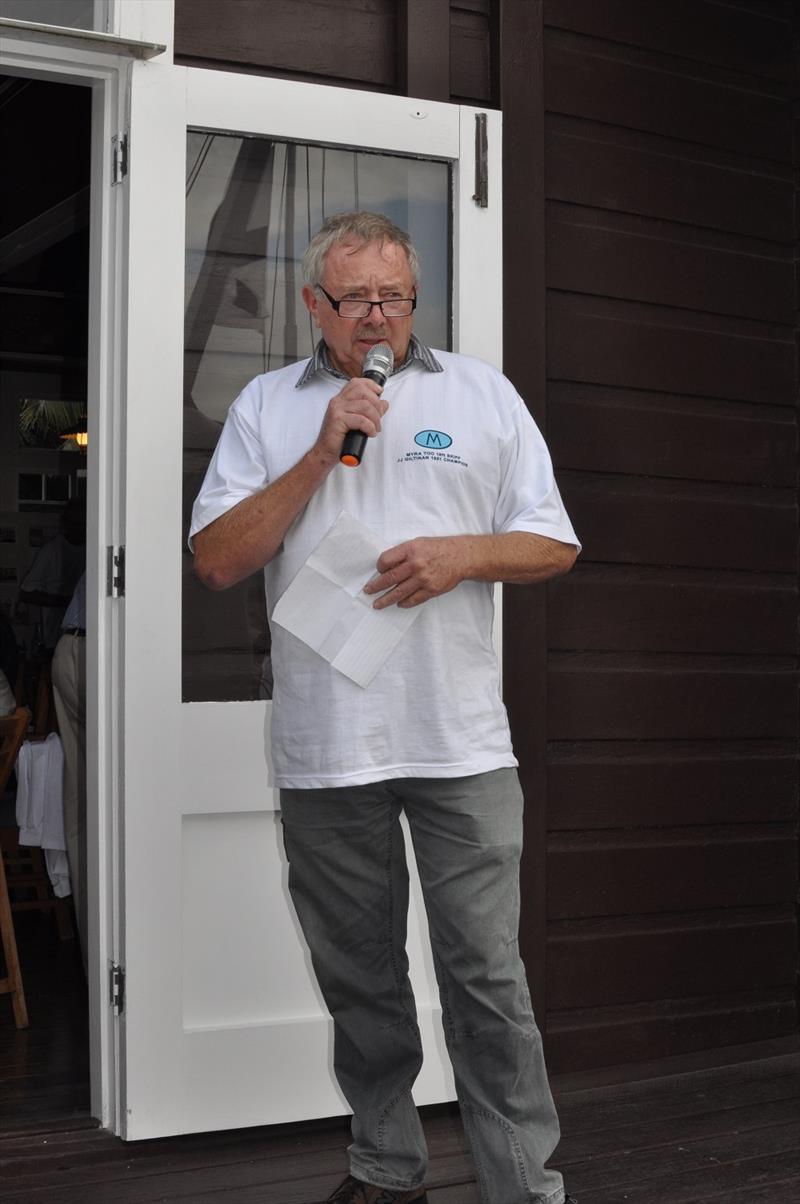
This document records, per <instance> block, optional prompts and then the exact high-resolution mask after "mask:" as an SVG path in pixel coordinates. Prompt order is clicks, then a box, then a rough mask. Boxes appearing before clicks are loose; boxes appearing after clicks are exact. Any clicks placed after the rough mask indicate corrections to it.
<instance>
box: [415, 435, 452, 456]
mask: <svg viewBox="0 0 800 1204" xmlns="http://www.w3.org/2000/svg"><path fill="white" fill-rule="evenodd" d="M414 442H415V443H418V444H419V446H420V447H435V448H436V449H437V450H439V451H441V450H442V449H443V448H445V447H449V446H450V444H451V443H452V442H453V440H452V439H451V438H450V436H449V435H446V434H445V433H444V431H420V432H419V434H418V435H415V436H414Z"/></svg>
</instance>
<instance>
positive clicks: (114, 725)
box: [0, 0, 173, 1130]
mask: <svg viewBox="0 0 800 1204" xmlns="http://www.w3.org/2000/svg"><path fill="white" fill-rule="evenodd" d="M110 4H111V7H110V10H109V29H110V32H109V33H107V34H104V35H92V34H91V33H87V34H85V35H84V34H83V33H82V32H81V31H78V30H69V31H64V32H63V33H56V32H55V31H54V32H52V33H51V32H48V31H47V30H32V31H26V30H25V29H24V27H23V23H20V22H6V23H3V24H0V71H2V72H3V73H5V74H8V75H20V76H25V77H28V78H30V79H41V80H49V81H51V82H56V83H66V84H73V85H77V86H85V87H90V88H91V89H92V124H91V186H90V196H91V201H90V239H89V246H90V250H89V344H88V390H87V408H88V433H89V445H88V449H87V530H86V561H87V563H86V584H87V590H86V603H87V628H88V630H89V631H90V632H92V637H93V638H92V639H91V640H87V647H86V729H87V743H86V753H87V764H86V791H87V878H88V888H87V902H88V932H87V954H88V987H89V1040H90V1074H91V1111H92V1115H93V1116H95V1117H97V1118H98V1120H100V1122H101V1124H103V1125H104V1126H105V1127H106V1128H110V1129H113V1130H116V1129H118V1127H119V1117H118V1115H117V1111H118V1100H119V1087H120V1085H119V1081H118V1066H119V1048H118V1032H117V1025H116V1024H115V1023H114V1016H113V1011H112V1009H111V1008H110V1006H109V969H110V966H111V964H113V963H114V962H115V961H116V960H117V959H118V956H119V949H120V933H119V916H120V906H119V899H118V894H117V891H118V884H119V881H120V878H119V872H118V865H119V850H120V845H121V834H120V816H121V799H122V780H123V757H122V745H121V730H122V713H121V700H122V699H123V697H124V691H123V682H122V676H121V669H122V647H123V621H124V611H123V606H124V603H121V602H120V601H117V600H114V599H112V598H110V597H108V596H107V590H106V571H107V556H106V549H107V548H108V547H113V546H117V545H119V544H120V543H122V542H124V540H123V530H124V516H123V513H122V499H123V496H124V491H123V485H124V477H123V474H122V471H121V468H122V465H123V447H124V429H123V428H124V413H125V392H124V387H125V382H124V376H123V370H124V365H125V346H124V330H123V320H124V314H125V297H126V288H127V281H126V263H125V255H124V248H123V238H124V230H125V224H126V210H127V205H126V189H125V185H124V182H123V183H122V184H119V185H116V186H115V185H112V183H111V180H112V164H113V158H114V155H113V146H112V139H113V138H114V137H115V136H117V135H118V134H120V133H123V132H124V130H125V127H126V124H127V108H128V100H129V95H130V73H131V63H132V59H134V58H145V57H152V56H153V55H155V54H158V53H161V52H162V51H163V50H166V49H167V47H168V46H169V47H170V48H171V43H172V28H173V0H110Z"/></svg>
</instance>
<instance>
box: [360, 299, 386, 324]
mask: <svg viewBox="0 0 800 1204" xmlns="http://www.w3.org/2000/svg"><path fill="white" fill-rule="evenodd" d="M369 304H370V310H369V313H368V314H367V316H366V317H365V318H364V321H365V322H372V323H373V325H376V326H383V310H382V309H381V306H380V302H379V301H370V303H369Z"/></svg>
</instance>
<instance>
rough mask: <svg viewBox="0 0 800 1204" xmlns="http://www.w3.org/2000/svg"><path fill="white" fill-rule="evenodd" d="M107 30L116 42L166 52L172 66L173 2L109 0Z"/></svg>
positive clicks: (159, 0)
mask: <svg viewBox="0 0 800 1204" xmlns="http://www.w3.org/2000/svg"><path fill="white" fill-rule="evenodd" d="M110 2H111V6H112V7H111V12H110V14H109V22H108V28H109V31H110V32H111V33H114V34H116V36H117V37H118V38H124V39H128V40H130V41H134V42H149V43H156V44H158V45H162V46H164V47H165V48H166V52H165V58H166V60H167V61H168V62H169V63H171V62H172V46H173V42H174V40H175V0H110Z"/></svg>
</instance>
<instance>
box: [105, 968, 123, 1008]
mask: <svg viewBox="0 0 800 1204" xmlns="http://www.w3.org/2000/svg"><path fill="white" fill-rule="evenodd" d="M108 1002H109V1003H110V1005H111V1007H112V1008H113V1009H114V1015H115V1016H121V1015H122V1012H123V1009H124V1007H125V971H124V969H123V967H122V966H121V965H120V964H119V962H111V964H110V966H109V967H108Z"/></svg>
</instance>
